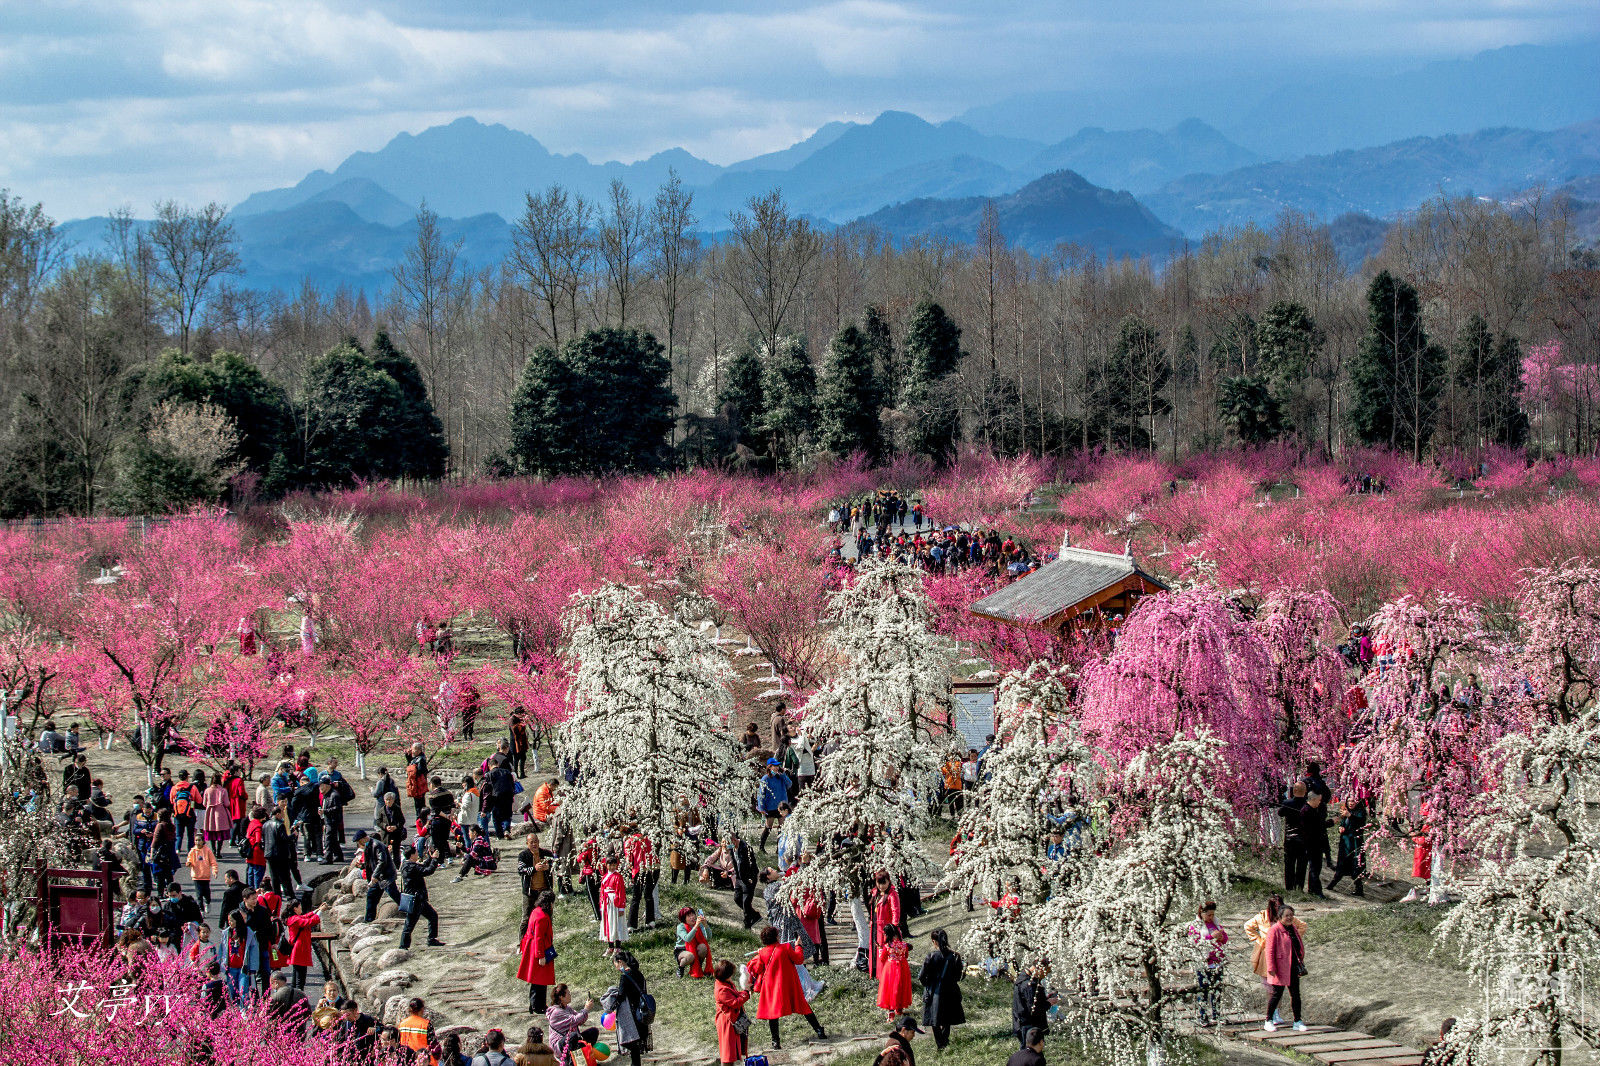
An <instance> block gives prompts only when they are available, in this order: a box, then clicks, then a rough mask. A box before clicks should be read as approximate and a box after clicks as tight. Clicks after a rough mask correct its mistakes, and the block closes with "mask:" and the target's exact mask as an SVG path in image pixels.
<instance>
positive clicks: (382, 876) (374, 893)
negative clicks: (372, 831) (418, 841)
mask: <svg viewBox="0 0 1600 1066" xmlns="http://www.w3.org/2000/svg"><path fill="white" fill-rule="evenodd" d="M355 842H356V845H357V846H358V847H360V848H361V864H362V866H363V867H364V868H365V869H366V871H367V916H366V921H369V922H370V921H372V920H373V919H374V918H376V917H377V916H378V900H379V899H381V898H383V894H384V893H385V892H387V893H389V898H390V899H392V900H394V902H395V906H397V907H398V906H399V905H400V891H399V890H398V889H396V888H395V887H394V883H395V881H396V879H397V878H398V877H399V873H398V871H396V870H395V866H394V859H393V858H392V857H391V856H390V854H389V849H388V847H386V846H385V845H384V843H383V841H381V840H379V839H378V838H377V837H375V836H368V835H367V831H366V830H365V829H357V830H356V835H355Z"/></svg>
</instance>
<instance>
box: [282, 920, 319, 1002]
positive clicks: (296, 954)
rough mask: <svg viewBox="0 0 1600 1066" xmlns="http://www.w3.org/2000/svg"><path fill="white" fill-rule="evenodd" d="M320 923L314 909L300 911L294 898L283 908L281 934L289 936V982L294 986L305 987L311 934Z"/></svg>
mask: <svg viewBox="0 0 1600 1066" xmlns="http://www.w3.org/2000/svg"><path fill="white" fill-rule="evenodd" d="M320 925H322V916H321V915H320V914H318V913H317V912H316V911H312V912H311V913H310V914H301V913H300V901H299V900H294V901H293V902H291V903H290V904H289V905H288V907H287V908H285V910H284V917H283V935H284V936H286V937H288V938H289V944H290V945H291V949H290V951H289V959H288V962H289V965H290V966H292V967H294V976H293V977H292V978H291V979H290V982H291V983H292V984H293V985H294V987H296V988H300V989H303V988H305V987H306V971H307V970H308V969H310V968H311V934H312V933H313V932H315V931H316V930H317V928H318V927H319V926H320Z"/></svg>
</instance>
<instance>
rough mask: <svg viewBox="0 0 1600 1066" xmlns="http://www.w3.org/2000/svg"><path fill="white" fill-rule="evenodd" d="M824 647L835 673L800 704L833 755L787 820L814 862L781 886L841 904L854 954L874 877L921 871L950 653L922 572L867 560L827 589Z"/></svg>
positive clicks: (944, 730)
mask: <svg viewBox="0 0 1600 1066" xmlns="http://www.w3.org/2000/svg"><path fill="white" fill-rule="evenodd" d="M830 613H831V616H832V619H833V622H834V626H833V629H832V631H831V632H830V633H829V642H830V643H831V645H832V647H833V649H834V650H835V652H836V653H837V654H838V655H839V657H840V658H841V659H843V660H844V665H843V667H842V668H841V669H840V671H839V672H838V674H836V675H835V676H834V677H833V678H832V679H830V680H829V681H828V682H827V683H826V684H824V685H823V686H822V687H821V688H820V689H819V690H818V691H817V693H816V694H815V695H813V696H812V697H811V699H810V701H809V702H808V703H807V704H806V707H805V722H806V731H807V733H808V735H811V736H822V735H824V734H831V735H832V736H835V737H837V738H838V740H839V748H838V750H836V751H834V752H832V753H830V754H829V755H828V756H827V757H826V758H825V759H823V760H822V761H821V765H820V766H819V767H818V769H817V779H816V781H815V783H814V784H813V785H812V787H811V788H810V789H808V790H806V792H804V793H803V794H802V795H801V796H800V799H799V803H798V804H797V805H796V807H795V810H794V813H793V815H792V816H791V817H790V818H789V820H788V821H787V822H786V823H785V824H784V839H785V841H786V842H789V843H790V846H793V845H794V844H795V843H798V842H801V841H803V842H804V843H805V845H806V847H807V848H808V849H810V850H811V851H812V852H813V853H814V855H815V858H814V860H813V861H812V862H810V863H808V864H807V865H805V866H803V867H801V869H800V871H799V872H798V873H796V874H795V875H794V876H793V877H790V878H789V879H788V880H787V881H786V882H785V886H784V891H785V893H786V894H787V895H788V896H790V897H791V898H793V897H794V896H795V895H796V894H799V893H804V892H807V891H812V892H816V893H818V894H819V895H820V894H821V893H825V892H837V893H840V894H841V895H846V896H848V897H849V899H850V909H851V914H852V916H853V918H854V919H855V925H856V937H857V948H858V950H865V949H866V947H867V944H868V933H869V929H868V918H867V910H866V903H865V901H866V898H867V892H868V886H869V885H870V884H871V881H872V878H873V875H874V874H876V873H877V872H878V871H880V870H881V871H885V872H887V873H888V874H889V875H890V876H891V877H915V876H918V875H920V874H921V873H923V872H924V871H925V870H927V869H928V868H929V867H930V865H931V864H930V863H929V862H928V860H927V858H926V856H925V855H924V854H923V851H922V845H921V842H920V839H919V838H920V837H921V835H922V834H923V832H924V831H925V830H926V829H927V827H928V824H929V820H930V817H931V816H930V814H929V812H928V805H927V802H926V797H925V796H924V795H919V791H921V790H925V789H928V788H930V787H932V783H933V782H934V781H935V780H936V779H937V776H938V772H939V755H938V752H939V751H940V750H941V749H940V747H939V745H938V744H936V743H935V742H934V738H935V737H936V736H943V735H947V734H948V732H949V729H950V719H951V695H950V692H951V670H952V668H953V667H954V664H955V657H956V649H955V645H954V643H953V642H952V641H950V640H949V639H948V638H945V637H941V636H938V635H937V634H935V633H934V631H933V609H932V604H931V603H930V601H929V599H928V596H927V593H926V592H925V591H924V590H923V584H922V571H921V570H919V569H918V568H916V567H914V566H910V565H908V564H906V563H902V562H897V561H895V560H876V561H868V562H867V563H865V564H864V565H863V566H862V568H861V570H860V571H859V573H858V575H857V578H856V580H855V582H854V583H853V584H851V585H849V586H847V587H845V588H844V589H841V590H840V591H839V592H837V593H835V594H834V596H833V599H832V601H831V604H830Z"/></svg>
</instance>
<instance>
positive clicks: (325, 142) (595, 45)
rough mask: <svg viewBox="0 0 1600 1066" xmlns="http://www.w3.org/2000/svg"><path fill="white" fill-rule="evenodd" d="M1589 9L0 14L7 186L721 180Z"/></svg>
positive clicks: (1492, 36) (1133, 2)
mask: <svg viewBox="0 0 1600 1066" xmlns="http://www.w3.org/2000/svg"><path fill="white" fill-rule="evenodd" d="M1592 4H1593V0H1582V2H1581V3H1580V2H1579V0H1474V2H1470V3H1468V2H1461V0H1449V2H1441V3H1429V4H1425V5H1417V4H1415V3H1409V2H1402V0H1284V2H1282V3H1278V2H1274V3H1272V4H1263V3H1261V2H1260V0H1219V2H1215V3H1206V4H1193V3H1192V2H1190V0H1076V2H1072V3H1066V2H1058V3H1042V2H1036V0H986V2H985V3H983V4H981V5H979V4H974V3H971V2H970V0H812V2H785V0H776V2H772V3H768V4H765V5H761V6H756V5H747V4H741V3H737V2H735V0H698V2H694V0H691V2H690V3H683V4H676V5H665V4H661V3H659V2H657V0H615V2H612V3H608V4H606V5H595V4H592V3H568V4H559V3H555V2H554V0H543V2H541V3H540V4H538V5H532V4H527V3H525V2H524V0H454V2H452V3H451V4H449V5H439V4H437V3H435V2H434V0H369V2H367V3H364V4H363V3H360V2H359V0H355V2H348V3H346V2H340V0H82V2H62V0H33V2H29V3H26V4H19V3H9V4H8V3H4V2H3V0H0V100H4V101H6V107H5V108H4V109H3V110H0V183H3V184H6V185H10V186H11V187H12V189H13V191H15V192H17V193H19V194H20V195H23V196H25V197H28V198H30V199H42V200H44V201H45V203H46V205H47V207H48V208H50V209H51V210H52V211H53V212H54V213H56V214H57V215H59V216H62V217H71V216H77V215H82V214H86V213H91V212H99V211H102V210H104V209H105V208H107V207H108V206H111V205H113V204H115V203H119V202H121V201H123V200H128V201H131V202H133V203H134V204H136V205H143V204H147V203H149V202H150V201H152V200H154V199H156V198H158V197H166V196H176V197H180V198H184V199H206V198H213V197H215V198H219V199H224V200H236V199H238V198H240V197H242V196H243V195H245V194H247V193H248V192H251V191H253V190H255V189H259V188H263V187H268V186H271V185H274V184H283V183H289V182H292V181H294V180H297V179H298V178H299V177H300V176H302V175H303V174H304V173H305V171H307V170H309V169H311V168H313V167H316V166H325V167H326V166H333V165H336V164H337V163H338V162H339V160H341V159H342V158H343V157H344V156H345V155H347V154H348V153H349V152H351V151H354V150H358V149H375V148H377V147H380V146H381V145H382V144H383V143H384V142H385V141H387V140H388V139H389V137H390V136H392V135H393V134H394V133H396V132H399V131H401V130H407V129H409V130H417V129H421V128H423V127H424V126H426V125H428V124H431V123H434V122H439V121H448V120H449V119H451V118H454V117H456V116H459V115H463V114H471V115H475V116H477V117H479V118H482V119H484V120H486V121H501V122H504V123H506V124H507V125H510V126H513V127H515V128H518V129H524V130H527V131H529V132H531V133H533V134H534V135H535V136H537V137H539V138H540V139H541V140H542V141H544V142H545V144H546V145H547V146H548V147H549V148H551V150H553V151H561V152H571V151H582V152H584V153H585V154H587V155H589V156H590V157H591V158H623V159H632V158H638V157H640V156H644V155H648V154H650V153H652V152H655V151H659V150H661V149H663V148H667V147H671V146H674V145H681V146H684V147H687V148H689V149H690V150H691V151H694V152H696V153H697V154H701V155H704V156H707V157H708V158H712V159H714V160H715V161H718V162H728V161H732V160H733V159H736V158H742V157H744V156H747V155H750V154H755V153H757V152H762V151H768V150H771V149H774V148H779V147H783V146H785V145H786V144H788V143H791V142H792V141H794V140H796V139H798V138H800V137H803V136H805V135H806V134H807V133H809V132H810V131H811V130H812V129H814V128H815V127H816V126H818V125H820V124H821V123H823V122H825V121H828V120H830V119H833V118H838V117H855V116H870V115H873V114H876V113H877V112H878V111H880V110H883V109H886V108H904V109H908V110H913V111H916V112H918V113H919V114H923V115H924V116H925V117H928V118H935V119H937V118H943V117H948V116H949V115H951V114H954V113H957V112H959V111H961V110H963V109H964V108H965V107H967V106H969V105H972V104H982V103H988V102H991V101H993V100H995V99H998V98H1000V97H1003V96H1006V95H1007V94H1010V93H1014V92H1019V91H1026V90H1030V89H1036V88H1055V87H1060V88H1088V87H1099V86H1104V85H1106V84H1114V83H1116V82H1117V81H1118V80H1119V79H1121V80H1126V81H1128V82H1129V83H1130V84H1132V83H1136V82H1138V81H1139V80H1140V79H1144V80H1145V81H1146V82H1152V81H1159V80H1161V79H1163V78H1170V79H1181V78H1194V77H1198V76H1200V75H1202V74H1226V73H1229V72H1231V71H1233V70H1236V69H1238V68H1240V67H1242V66H1245V65H1259V64H1266V65H1273V64H1275V65H1278V66H1279V68H1280V69H1281V68H1282V67H1283V66H1284V65H1285V64H1287V63H1288V62H1289V61H1291V59H1293V58H1294V57H1295V56H1296V55H1297V54H1304V55H1306V56H1309V57H1312V58H1321V59H1326V58H1328V57H1337V56H1340V55H1364V56H1365V55H1381V54H1385V53H1387V52H1391V51H1395V50H1405V51H1406V52H1407V54H1410V55H1419V54H1421V57H1422V58H1428V57H1430V56H1429V55H1427V54H1423V53H1431V54H1451V53H1456V52H1466V51H1471V50H1476V49H1479V48H1483V47H1490V46H1493V45H1497V44H1504V43H1513V42H1516V41H1522V40H1551V39H1560V37H1561V36H1562V35H1563V34H1567V33H1572V32H1574V31H1575V27H1582V26H1588V27H1589V28H1590V29H1592V28H1593V27H1592V23H1593V21H1594V19H1593V8H1592ZM1377 23H1381V24H1382V27H1383V32H1374V25H1375V24H1377ZM1092 120H1093V116H1085V121H1086V122H1087V121H1092Z"/></svg>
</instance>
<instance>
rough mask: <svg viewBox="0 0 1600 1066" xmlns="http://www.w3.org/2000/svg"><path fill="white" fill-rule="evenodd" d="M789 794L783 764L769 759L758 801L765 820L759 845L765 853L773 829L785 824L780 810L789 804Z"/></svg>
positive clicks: (787, 780) (787, 779)
mask: <svg viewBox="0 0 1600 1066" xmlns="http://www.w3.org/2000/svg"><path fill="white" fill-rule="evenodd" d="M789 792H790V785H789V778H788V777H787V776H786V775H785V774H784V772H783V764H782V763H780V762H778V760H777V759H768V760H767V772H766V775H765V776H764V777H762V778H761V795H760V797H759V799H758V800H757V803H758V804H759V806H760V807H761V815H762V818H763V819H765V820H764V822H763V824H762V826H761V843H760V845H759V846H760V848H761V851H762V852H763V853H765V852H766V850H767V837H768V836H769V835H770V834H771V833H772V829H773V827H774V826H778V825H782V824H783V814H782V813H781V812H780V811H779V810H778V808H779V807H781V806H783V805H784V804H785V803H788V802H789Z"/></svg>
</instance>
